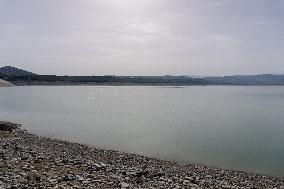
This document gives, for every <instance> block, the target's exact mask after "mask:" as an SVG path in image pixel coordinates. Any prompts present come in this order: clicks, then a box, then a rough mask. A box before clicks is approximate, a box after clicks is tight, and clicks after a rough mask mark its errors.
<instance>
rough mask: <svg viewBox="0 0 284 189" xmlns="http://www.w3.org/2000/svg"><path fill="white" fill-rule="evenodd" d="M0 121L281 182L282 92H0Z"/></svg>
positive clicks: (248, 89)
mask: <svg viewBox="0 0 284 189" xmlns="http://www.w3.org/2000/svg"><path fill="white" fill-rule="evenodd" d="M0 120H9V121H16V122H19V123H22V124H23V127H24V128H26V129H28V130H29V131H31V132H33V133H36V134H39V135H43V136H48V137H54V138H59V139H64V140H69V141H75V142H81V143H85V144H92V145H96V146H99V147H103V148H110V149H118V150H122V151H126V152H133V153H138V154H143V155H147V156H155V157H159V158H163V159H173V160H178V161H186V162H195V163H202V164H207V165H210V166H216V167H221V168H229V169H237V170H246V171H253V172H259V173H264V174H268V175H273V176H279V177H284V87H232V86H200V87H199V86H198V87H183V88H172V87H138V86H127V87H125V86H123V87H86V86H78V87H77V86H76V87H75V86H71V87H54V86H52V87H46V86H45V87H11V88H0Z"/></svg>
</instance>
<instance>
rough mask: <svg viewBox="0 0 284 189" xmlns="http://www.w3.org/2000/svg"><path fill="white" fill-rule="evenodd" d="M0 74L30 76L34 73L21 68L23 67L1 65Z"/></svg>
mask: <svg viewBox="0 0 284 189" xmlns="http://www.w3.org/2000/svg"><path fill="white" fill-rule="evenodd" d="M0 75H3V76H32V75H36V74H34V73H32V72H29V71H26V70H23V69H19V68H16V67H13V66H3V67H1V68H0Z"/></svg>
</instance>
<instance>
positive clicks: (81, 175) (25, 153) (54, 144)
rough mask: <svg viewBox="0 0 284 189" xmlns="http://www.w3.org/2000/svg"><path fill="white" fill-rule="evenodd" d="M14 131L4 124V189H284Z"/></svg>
mask: <svg viewBox="0 0 284 189" xmlns="http://www.w3.org/2000/svg"><path fill="white" fill-rule="evenodd" d="M14 127H15V125H13V124H12V123H7V122H0V189H3V188H11V189H12V188H13V189H14V188H15V189H16V188H61V189H64V188H70V189H71V188H73V189H77V188H195V189H197V188H235V189H237V188H280V189H284V180H281V179H278V178H272V177H268V176H264V175H257V174H251V173H245V172H238V171H231V170H223V169H216V168H210V167H206V166H202V165H194V164H185V163H178V162H172V161H164V160H159V159H155V158H149V157H144V156H140V155H135V154H128V153H122V152H118V151H113V150H103V149H97V148H95V147H91V146H86V145H82V144H77V143H70V142H65V141H60V140H54V139H49V138H44V137H39V136H36V135H33V134H30V133H28V132H27V131H24V130H22V129H20V128H16V129H15V128H14ZM7 128H8V129H7ZM9 128H12V129H9ZM3 130H5V131H3ZM11 130H13V131H12V132H11Z"/></svg>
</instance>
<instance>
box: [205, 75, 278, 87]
mask: <svg viewBox="0 0 284 189" xmlns="http://www.w3.org/2000/svg"><path fill="white" fill-rule="evenodd" d="M202 79H204V80H206V81H208V82H209V84H211V85H284V75H274V74H261V75H234V76H224V77H203V78H202Z"/></svg>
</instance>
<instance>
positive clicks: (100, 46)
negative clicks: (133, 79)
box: [0, 0, 284, 75]
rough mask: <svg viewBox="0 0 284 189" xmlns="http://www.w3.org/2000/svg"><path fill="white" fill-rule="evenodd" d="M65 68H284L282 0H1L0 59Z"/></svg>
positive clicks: (41, 69)
mask: <svg viewBox="0 0 284 189" xmlns="http://www.w3.org/2000/svg"><path fill="white" fill-rule="evenodd" d="M4 65H11V66H16V67H19V68H23V69H27V70H30V71H33V72H35V73H39V74H59V75H65V74H68V75H105V74H116V75H165V74H172V75H184V74H196V75H197V74H200V75H231V74H258V73H284V0H0V66H4Z"/></svg>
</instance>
